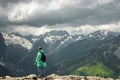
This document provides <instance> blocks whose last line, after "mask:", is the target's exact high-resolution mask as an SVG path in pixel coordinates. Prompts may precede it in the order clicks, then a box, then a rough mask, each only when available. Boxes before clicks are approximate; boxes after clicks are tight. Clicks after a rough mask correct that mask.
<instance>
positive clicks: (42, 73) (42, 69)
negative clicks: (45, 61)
mask: <svg viewBox="0 0 120 80" xmlns="http://www.w3.org/2000/svg"><path fill="white" fill-rule="evenodd" d="M41 76H42V77H44V76H45V75H44V68H43V67H41Z"/></svg>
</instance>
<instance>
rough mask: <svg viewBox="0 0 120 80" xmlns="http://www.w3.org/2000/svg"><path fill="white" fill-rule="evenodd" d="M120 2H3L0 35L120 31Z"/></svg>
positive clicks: (49, 0)
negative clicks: (59, 31)
mask: <svg viewBox="0 0 120 80" xmlns="http://www.w3.org/2000/svg"><path fill="white" fill-rule="evenodd" d="M119 8H120V0H0V32H19V33H21V34H22V35H31V34H32V35H40V34H44V33H46V32H49V31H52V30H66V31H67V32H68V33H70V34H71V35H74V34H88V33H90V32H93V31H96V30H103V29H105V30H110V31H116V32H120V9H119Z"/></svg>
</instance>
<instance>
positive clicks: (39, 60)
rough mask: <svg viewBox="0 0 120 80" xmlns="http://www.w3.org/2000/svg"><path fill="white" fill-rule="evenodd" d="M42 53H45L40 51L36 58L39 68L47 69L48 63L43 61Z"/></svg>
mask: <svg viewBox="0 0 120 80" xmlns="http://www.w3.org/2000/svg"><path fill="white" fill-rule="evenodd" d="M42 52H43V53H44V51H43V50H39V51H38V53H37V57H36V63H37V67H46V63H45V62H43V61H41V57H42Z"/></svg>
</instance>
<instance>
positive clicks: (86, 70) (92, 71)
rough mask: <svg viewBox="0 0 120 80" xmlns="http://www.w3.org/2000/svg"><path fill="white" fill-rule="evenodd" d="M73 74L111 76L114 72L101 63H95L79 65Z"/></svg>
mask: <svg viewBox="0 0 120 80" xmlns="http://www.w3.org/2000/svg"><path fill="white" fill-rule="evenodd" d="M72 74H73V75H87V76H99V77H111V76H113V74H114V72H113V71H112V70H110V69H109V68H107V67H106V66H105V65H103V64H102V63H96V64H94V65H90V64H87V65H85V66H82V67H79V68H78V69H77V70H75V71H74V72H73V73H72Z"/></svg>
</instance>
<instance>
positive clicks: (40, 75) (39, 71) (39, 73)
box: [37, 67, 45, 77]
mask: <svg viewBox="0 0 120 80" xmlns="http://www.w3.org/2000/svg"><path fill="white" fill-rule="evenodd" d="M37 71H38V72H37V76H39V77H44V76H45V74H44V68H43V67H39V68H37Z"/></svg>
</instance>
